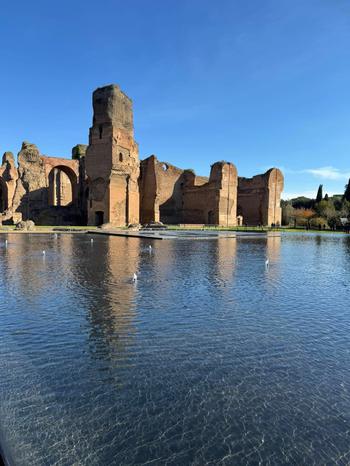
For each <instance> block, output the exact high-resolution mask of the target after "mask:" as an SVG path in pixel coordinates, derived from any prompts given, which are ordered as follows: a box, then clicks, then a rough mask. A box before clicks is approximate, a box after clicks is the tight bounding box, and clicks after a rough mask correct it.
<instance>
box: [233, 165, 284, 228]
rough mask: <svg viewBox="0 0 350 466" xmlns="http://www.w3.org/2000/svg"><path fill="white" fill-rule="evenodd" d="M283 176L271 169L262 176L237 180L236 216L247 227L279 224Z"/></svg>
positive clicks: (278, 171)
mask: <svg viewBox="0 0 350 466" xmlns="http://www.w3.org/2000/svg"><path fill="white" fill-rule="evenodd" d="M283 184H284V178H283V174H282V172H281V171H280V170H278V169H277V168H271V169H270V170H268V171H267V172H266V173H264V174H263V175H256V176H254V177H253V178H242V177H239V178H238V215H242V216H243V222H244V224H246V225H248V226H255V225H265V226H266V225H268V226H271V225H272V224H281V217H282V210H281V206H280V204H281V194H282V191H283Z"/></svg>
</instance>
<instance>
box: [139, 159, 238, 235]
mask: <svg viewBox="0 0 350 466" xmlns="http://www.w3.org/2000/svg"><path fill="white" fill-rule="evenodd" d="M140 196H141V210H140V218H141V222H142V223H148V222H150V221H159V220H160V221H162V222H163V223H169V224H178V223H193V224H208V223H210V224H215V225H226V226H227V225H236V206H237V204H236V200H237V170H236V168H235V167H234V165H232V164H229V163H223V162H217V163H216V164H214V165H213V166H212V169H211V174H210V178H209V180H208V178H205V177H197V176H196V175H195V174H194V173H193V172H192V171H191V170H181V169H179V168H177V167H174V166H173V165H171V164H169V163H167V162H159V161H158V160H157V158H156V157H155V156H154V155H152V156H151V157H149V158H147V159H146V160H143V161H142V162H141V177H140Z"/></svg>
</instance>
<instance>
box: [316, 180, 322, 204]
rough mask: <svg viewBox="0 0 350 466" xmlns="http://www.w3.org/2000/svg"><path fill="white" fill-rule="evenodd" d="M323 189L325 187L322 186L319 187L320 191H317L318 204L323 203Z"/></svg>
mask: <svg viewBox="0 0 350 466" xmlns="http://www.w3.org/2000/svg"><path fill="white" fill-rule="evenodd" d="M322 188H323V185H322V184H320V186H319V187H318V191H317V196H316V202H321V201H322V198H323V191H322Z"/></svg>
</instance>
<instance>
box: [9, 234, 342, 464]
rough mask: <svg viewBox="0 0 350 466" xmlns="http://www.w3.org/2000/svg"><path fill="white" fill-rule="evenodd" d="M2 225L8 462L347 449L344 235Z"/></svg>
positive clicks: (278, 457) (301, 460)
mask: <svg viewBox="0 0 350 466" xmlns="http://www.w3.org/2000/svg"><path fill="white" fill-rule="evenodd" d="M4 240H5V236H2V237H0V272H1V273H0V277H1V278H0V293H1V314H0V316H1V321H0V322H1V328H0V353H1V358H0V370H1V375H2V377H1V381H0V393H1V404H0V431H1V433H0V435H1V439H2V440H1V441H2V444H3V447H4V448H5V450H6V451H7V453H8V454H9V456H11V457H12V458H13V460H14V462H15V464H18V465H25V466H28V465H48V464H50V465H52V464H59V465H70V464H84V465H85V464H86V465H109V464H117V465H119V464H123V465H126V464H130V465H131V464H146V463H147V462H149V461H151V460H153V462H152V464H157V465H163V464H169V465H181V464H196V465H203V464H228V465H231V464H259V462H260V463H261V464H274V465H280V464H296V465H301V464H307V465H310V464H317V465H319V464H348V463H349V462H350V453H349V451H350V447H349V444H350V442H349V432H350V394H349V388H350V371H349V363H350V318H349V314H348V309H349V306H348V301H349V280H348V277H349V271H350V238H349V237H346V236H342V235H336V236H331V235H292V234H291V235H288V236H283V237H282V238H281V237H270V238H268V239H266V238H261V239H259V238H238V239H232V238H222V239H220V240H198V241H191V240H180V241H176V240H165V241H155V242H153V243H152V246H153V250H152V252H151V253H150V252H149V250H148V244H149V242H148V241H147V240H139V239H126V238H112V237H111V238H109V237H95V240H94V243H93V245H91V243H90V239H89V237H88V236H87V235H61V236H59V237H58V238H57V239H55V238H54V236H52V237H48V236H41V235H8V240H9V244H8V247H7V248H5V246H4ZM43 249H45V250H46V255H45V257H43V255H42V250H43ZM266 258H269V262H270V266H269V267H268V268H266V267H265V260H266ZM135 271H137V273H138V276H139V279H138V281H137V283H132V281H131V278H132V275H133V273H134V272H135ZM220 461H221V462H220Z"/></svg>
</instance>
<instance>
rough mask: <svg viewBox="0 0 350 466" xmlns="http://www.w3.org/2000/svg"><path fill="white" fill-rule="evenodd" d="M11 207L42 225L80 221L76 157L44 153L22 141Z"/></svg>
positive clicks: (26, 218) (77, 222) (77, 163)
mask: <svg viewBox="0 0 350 466" xmlns="http://www.w3.org/2000/svg"><path fill="white" fill-rule="evenodd" d="M17 173H18V176H17V180H16V186H15V189H14V195H13V198H12V203H11V210H12V212H13V213H14V214H15V213H17V214H21V216H22V218H23V219H24V220H33V221H34V222H35V223H37V224H39V225H40V224H41V225H57V224H59V225H65V224H81V223H82V216H81V210H80V203H79V184H80V180H79V161H78V160H69V159H65V158H57V157H47V156H43V155H41V154H40V152H39V149H38V148H37V146H36V145H35V144H31V143H29V142H26V141H25V142H23V144H22V148H21V150H20V152H19V154H18V170H17Z"/></svg>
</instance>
